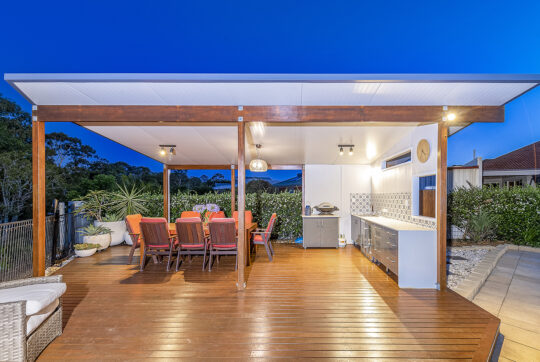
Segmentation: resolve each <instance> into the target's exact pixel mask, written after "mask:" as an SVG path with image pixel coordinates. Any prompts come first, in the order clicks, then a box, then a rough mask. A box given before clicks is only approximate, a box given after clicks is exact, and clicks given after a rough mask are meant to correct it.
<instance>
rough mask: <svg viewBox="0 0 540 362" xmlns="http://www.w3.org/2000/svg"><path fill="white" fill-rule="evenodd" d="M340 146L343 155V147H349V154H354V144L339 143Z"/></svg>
mask: <svg viewBox="0 0 540 362" xmlns="http://www.w3.org/2000/svg"><path fill="white" fill-rule="evenodd" d="M338 147H339V155H340V156H343V149H344V148H348V149H349V156H352V155H353V154H354V150H353V148H354V145H338Z"/></svg>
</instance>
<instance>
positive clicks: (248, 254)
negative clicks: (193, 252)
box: [169, 222, 258, 266]
mask: <svg viewBox="0 0 540 362" xmlns="http://www.w3.org/2000/svg"><path fill="white" fill-rule="evenodd" d="M257 226H258V224H257V223H256V222H252V223H249V224H246V227H245V231H244V235H245V240H246V243H245V253H244V255H245V256H246V265H248V266H249V265H251V250H252V249H254V248H252V240H251V233H252V232H253V231H255V229H257ZM203 230H204V234H205V235H209V234H210V230H209V229H208V224H203ZM169 233H170V234H171V235H176V224H175V223H173V222H171V223H169Z"/></svg>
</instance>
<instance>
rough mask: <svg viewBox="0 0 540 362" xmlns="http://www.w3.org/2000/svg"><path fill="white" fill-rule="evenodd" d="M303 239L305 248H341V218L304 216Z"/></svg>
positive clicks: (333, 216)
mask: <svg viewBox="0 0 540 362" xmlns="http://www.w3.org/2000/svg"><path fill="white" fill-rule="evenodd" d="M302 218H303V234H304V235H303V238H304V249H305V248H337V247H339V216H335V215H310V216H303V217H302Z"/></svg>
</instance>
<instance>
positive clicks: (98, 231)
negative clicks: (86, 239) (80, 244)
mask: <svg viewBox="0 0 540 362" xmlns="http://www.w3.org/2000/svg"><path fill="white" fill-rule="evenodd" d="M77 231H78V232H80V233H81V234H83V235H84V236H96V235H104V234H109V233H110V232H111V229H109V228H107V227H105V226H103V225H100V226H94V225H93V224H90V225H88V226H86V227H84V228H81V229H80V230H77Z"/></svg>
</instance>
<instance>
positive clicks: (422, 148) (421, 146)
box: [416, 139, 429, 163]
mask: <svg viewBox="0 0 540 362" xmlns="http://www.w3.org/2000/svg"><path fill="white" fill-rule="evenodd" d="M416 157H418V160H419V161H420V162H422V163H424V162H426V161H427V160H428V158H429V142H428V140H426V139H422V140H420V142H418V146H416Z"/></svg>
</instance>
